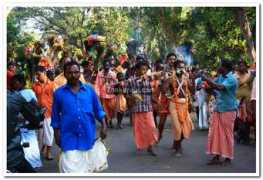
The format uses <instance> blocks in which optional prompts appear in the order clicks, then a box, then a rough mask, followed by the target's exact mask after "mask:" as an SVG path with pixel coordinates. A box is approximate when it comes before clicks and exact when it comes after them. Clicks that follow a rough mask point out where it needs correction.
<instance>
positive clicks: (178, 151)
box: [175, 140, 183, 157]
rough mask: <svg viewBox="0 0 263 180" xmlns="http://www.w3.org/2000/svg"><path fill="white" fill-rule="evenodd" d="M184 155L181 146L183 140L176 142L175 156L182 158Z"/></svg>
mask: <svg viewBox="0 0 263 180" xmlns="http://www.w3.org/2000/svg"><path fill="white" fill-rule="evenodd" d="M182 154H183V150H182V146H181V140H179V141H175V156H176V157H181V156H182Z"/></svg>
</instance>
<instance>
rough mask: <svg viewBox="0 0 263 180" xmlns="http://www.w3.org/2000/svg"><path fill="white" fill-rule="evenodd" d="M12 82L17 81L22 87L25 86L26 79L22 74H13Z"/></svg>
mask: <svg viewBox="0 0 263 180" xmlns="http://www.w3.org/2000/svg"><path fill="white" fill-rule="evenodd" d="M14 81H18V82H19V83H21V84H23V86H25V85H26V77H25V75H24V74H22V73H19V74H15V75H14V76H13V77H12V82H14Z"/></svg>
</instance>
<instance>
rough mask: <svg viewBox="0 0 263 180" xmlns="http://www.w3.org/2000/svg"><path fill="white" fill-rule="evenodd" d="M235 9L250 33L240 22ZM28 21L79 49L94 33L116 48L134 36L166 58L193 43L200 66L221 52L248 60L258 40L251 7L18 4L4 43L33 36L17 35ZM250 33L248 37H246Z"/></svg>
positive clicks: (155, 56)
mask: <svg viewBox="0 0 263 180" xmlns="http://www.w3.org/2000/svg"><path fill="white" fill-rule="evenodd" d="M238 10H242V13H243V14H242V15H243V17H244V18H243V19H242V20H243V23H246V24H248V27H249V28H248V31H244V29H242V26H241V25H240V21H238V18H237V12H241V11H238ZM29 20H31V21H33V22H34V25H35V26H34V27H35V28H36V29H39V30H40V31H42V32H43V33H44V34H45V33H46V34H48V33H50V31H53V32H55V33H57V34H60V35H63V37H65V38H67V39H68V43H69V44H71V45H73V46H74V47H76V48H80V49H83V40H85V38H86V37H87V36H88V35H90V34H91V33H94V32H96V33H98V34H99V35H102V36H105V37H106V41H107V44H110V45H114V47H115V49H117V50H119V49H120V48H121V47H122V46H123V45H124V44H126V42H127V41H128V40H129V39H130V38H134V39H137V40H139V41H140V42H141V43H143V44H144V46H145V48H146V51H147V53H148V54H149V55H150V57H151V58H152V59H153V60H156V59H158V58H164V57H165V55H166V54H167V53H168V52H170V51H173V50H174V48H175V47H177V46H179V45H182V44H191V46H192V48H193V49H195V51H194V54H193V55H194V59H195V60H196V62H197V63H198V64H200V65H201V66H203V67H208V66H212V67H213V66H215V65H216V62H218V60H219V58H220V57H222V56H224V57H226V58H229V59H234V60H235V59H238V58H240V57H243V58H244V59H247V60H251V55H250V51H252V50H253V46H255V45H254V44H253V42H255V39H256V33H255V30H256V8H255V7H243V8H241V9H240V8H238V7H237V8H232V7H27V8H24V7H17V8H14V9H12V11H11V12H10V14H9V15H8V18H7V28H8V31H7V40H8V43H11V44H12V43H18V42H19V43H22V42H23V41H24V42H25V43H27V41H31V40H33V39H34V38H33V37H30V34H27V35H26V37H27V38H25V36H21V32H22V31H21V30H22V29H23V25H24V24H25V23H26V22H27V21H29ZM249 31H250V32H251V36H247V35H248V34H249V33H248V32H249ZM254 48H255V47H254ZM9 49H11V46H10V48H9Z"/></svg>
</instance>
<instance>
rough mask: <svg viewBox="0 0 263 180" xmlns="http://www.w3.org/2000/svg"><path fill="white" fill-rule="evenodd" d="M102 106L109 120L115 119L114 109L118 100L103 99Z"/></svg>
mask: <svg viewBox="0 0 263 180" xmlns="http://www.w3.org/2000/svg"><path fill="white" fill-rule="evenodd" d="M101 104H102V106H103V108H104V111H105V113H106V117H107V119H111V118H113V115H114V108H115V106H116V99H115V98H111V99H106V98H101Z"/></svg>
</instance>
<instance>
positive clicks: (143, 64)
mask: <svg viewBox="0 0 263 180" xmlns="http://www.w3.org/2000/svg"><path fill="white" fill-rule="evenodd" d="M142 66H146V67H147V68H149V64H148V62H147V61H139V62H138V63H137V64H136V65H135V69H140V68H141V67H142Z"/></svg>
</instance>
